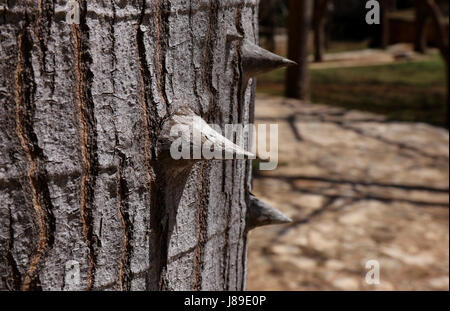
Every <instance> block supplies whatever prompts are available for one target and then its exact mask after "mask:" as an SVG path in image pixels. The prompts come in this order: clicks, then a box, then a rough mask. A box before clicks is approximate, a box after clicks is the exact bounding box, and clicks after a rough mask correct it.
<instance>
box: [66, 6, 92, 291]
mask: <svg viewBox="0 0 450 311" xmlns="http://www.w3.org/2000/svg"><path fill="white" fill-rule="evenodd" d="M86 6H87V3H86V1H84V0H82V1H80V9H81V12H80V24H79V25H77V24H73V26H72V27H73V28H72V32H73V40H74V50H75V63H76V76H77V103H78V118H79V122H80V129H81V155H82V160H83V173H82V177H81V208H80V210H81V219H82V222H83V235H84V238H85V241H86V244H87V246H88V249H89V271H88V288H87V289H88V290H92V288H93V286H94V283H95V265H96V257H97V256H96V245H97V242H98V238H97V237H96V236H95V234H94V230H93V220H92V210H93V208H94V196H95V193H94V192H95V185H96V179H97V175H98V159H97V129H96V120H95V115H94V102H93V100H92V93H91V85H92V80H93V73H92V72H91V70H90V65H91V63H92V59H91V56H90V54H89V50H88V49H89V48H88V43H87V42H89V28H88V26H87V24H86V9H87V7H86Z"/></svg>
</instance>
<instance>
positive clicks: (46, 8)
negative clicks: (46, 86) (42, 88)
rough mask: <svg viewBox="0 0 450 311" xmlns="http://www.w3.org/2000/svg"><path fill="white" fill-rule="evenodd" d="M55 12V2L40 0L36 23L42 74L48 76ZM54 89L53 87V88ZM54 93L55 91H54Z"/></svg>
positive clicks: (53, 0) (52, 0)
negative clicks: (50, 39) (49, 42)
mask: <svg viewBox="0 0 450 311" xmlns="http://www.w3.org/2000/svg"><path fill="white" fill-rule="evenodd" d="M54 10H55V0H40V1H39V18H38V20H37V22H36V33H37V36H36V37H37V40H38V41H39V48H40V52H41V55H40V56H41V61H40V64H41V72H42V73H44V74H46V73H47V72H46V64H47V57H46V55H47V51H48V48H47V42H48V38H49V37H50V36H51V25H52V22H53V15H54ZM52 87H53V86H52ZM52 92H53V89H52Z"/></svg>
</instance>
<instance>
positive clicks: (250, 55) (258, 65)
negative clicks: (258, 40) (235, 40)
mask: <svg viewBox="0 0 450 311" xmlns="http://www.w3.org/2000/svg"><path fill="white" fill-rule="evenodd" d="M296 65H297V63H296V62H294V61H291V60H289V59H287V58H284V57H281V56H279V55H276V54H274V53H272V52H269V51H267V50H265V49H263V48H262V47H260V46H258V45H256V44H254V43H252V42H249V41H246V40H244V42H243V43H242V66H243V69H244V75H245V77H246V78H247V79H249V78H251V77H255V76H257V75H259V74H262V73H266V72H269V71H272V70H275V69H278V68H281V67H286V66H296Z"/></svg>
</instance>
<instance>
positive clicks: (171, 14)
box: [0, 0, 282, 290]
mask: <svg viewBox="0 0 450 311" xmlns="http://www.w3.org/2000/svg"><path fill="white" fill-rule="evenodd" d="M78 2H79V4H80V8H81V15H80V24H73V25H69V24H68V23H66V13H67V12H66V9H65V6H66V1H60V0H54V1H52V0H40V1H26V0H18V1H6V0H2V1H0V39H1V49H0V59H1V65H0V101H1V104H0V109H1V110H0V151H1V153H0V202H2V207H1V209H0V252H1V255H2V256H1V258H0V277H1V278H0V289H12V290H20V289H22V290H29V289H31V290H33V289H43V290H86V289H88V290H106V289H110V290H191V289H192V290H242V289H245V277H246V247H247V246H246V234H247V230H248V229H249V228H247V227H246V222H247V221H246V211H247V207H248V205H249V204H250V203H249V202H250V194H249V191H250V184H251V183H250V182H251V162H250V161H249V160H228V161H210V162H204V161H202V162H196V163H195V164H192V165H186V167H183V168H182V169H181V170H178V169H179V167H171V166H170V165H177V164H173V163H171V162H170V161H165V160H162V158H160V150H159V149H158V148H159V147H158V146H159V145H158V144H159V139H160V137H159V135H160V134H161V132H162V131H163V129H164V126H165V124H166V123H165V122H166V121H167V120H168V119H170V118H171V116H172V115H174V114H176V113H178V112H179V111H182V110H183V109H184V108H189V109H190V111H193V113H195V114H197V115H199V116H201V117H203V119H204V120H206V121H207V122H210V123H216V124H220V125H223V124H225V123H249V122H251V121H252V119H253V108H252V107H253V102H254V96H253V95H254V85H253V82H252V80H250V81H246V79H247V78H246V74H245V70H246V67H245V66H244V65H245V63H250V64H252V62H251V60H250V61H249V60H248V59H247V58H245V55H242V53H243V52H242V51H243V49H242V46H243V42H250V43H253V42H256V40H257V33H258V31H257V14H256V12H257V5H258V1H257V0H242V1H234V0H233V1H232V0H226V1H225V0H220V1H216V0H191V1H185V0H147V1H145V0H143V1H137V0H134V1H125V0H102V1H100V0H99V1H85V0H79V1H78ZM250 43H248V44H247V45H250V46H251V47H252V45H251V44H250ZM259 52H260V51H259ZM258 55H259V56H260V55H261V53H259V54H258ZM243 60H246V61H245V62H244V61H243ZM281 63H282V62H281ZM281 63H279V64H277V66H279V65H282V64H281ZM179 171H182V173H180V174H178V173H179ZM175 174H178V175H175ZM255 206H256V205H255ZM266 214H267V213H266ZM269 214H270V213H269ZM252 226H253V224H252ZM78 272H79V273H78ZM78 276H79V277H78Z"/></svg>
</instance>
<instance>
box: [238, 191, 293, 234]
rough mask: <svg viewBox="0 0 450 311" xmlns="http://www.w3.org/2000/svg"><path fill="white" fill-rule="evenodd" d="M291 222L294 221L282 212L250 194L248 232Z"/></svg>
mask: <svg viewBox="0 0 450 311" xmlns="http://www.w3.org/2000/svg"><path fill="white" fill-rule="evenodd" d="M291 222H292V220H291V219H290V218H289V217H287V216H286V215H284V214H283V213H282V212H280V211H279V210H277V209H276V208H274V207H272V206H270V205H269V204H267V203H264V202H262V201H260V200H259V199H258V198H256V197H255V196H254V195H253V194H250V205H249V207H248V209H247V231H250V230H252V229H255V228H257V227H262V226H268V225H281V224H287V223H291Z"/></svg>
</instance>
